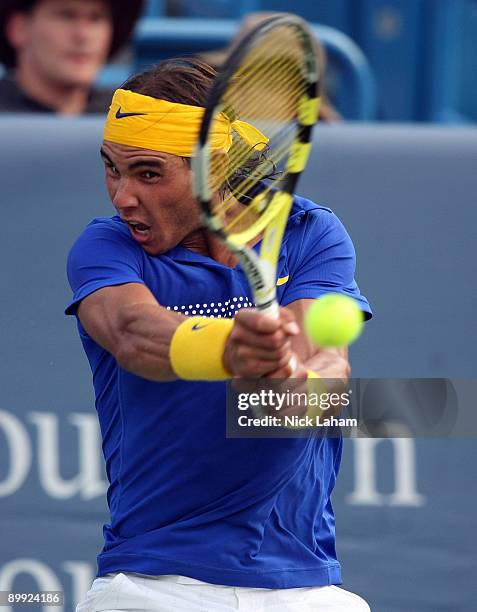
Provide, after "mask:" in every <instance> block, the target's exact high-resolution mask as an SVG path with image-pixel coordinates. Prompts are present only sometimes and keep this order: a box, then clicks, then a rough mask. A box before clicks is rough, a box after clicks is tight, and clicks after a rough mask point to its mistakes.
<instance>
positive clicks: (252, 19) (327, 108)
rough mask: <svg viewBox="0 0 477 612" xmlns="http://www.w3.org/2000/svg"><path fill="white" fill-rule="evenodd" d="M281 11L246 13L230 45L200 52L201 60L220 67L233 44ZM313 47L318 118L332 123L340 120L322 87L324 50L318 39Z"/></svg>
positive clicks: (324, 64) (324, 78)
mask: <svg viewBox="0 0 477 612" xmlns="http://www.w3.org/2000/svg"><path fill="white" fill-rule="evenodd" d="M280 14H281V13H277V12H271V11H270V12H260V13H250V14H249V15H247V16H246V17H245V18H244V19H243V20H242V23H241V25H240V29H239V31H238V32H237V34H236V36H235V37H234V40H233V41H232V43H231V46H230V47H228V48H226V49H220V50H219V51H207V52H204V53H202V54H201V57H202V59H203V60H205V61H206V62H207V63H208V64H210V65H211V66H213V67H214V68H215V69H216V70H218V69H219V68H220V66H221V65H222V64H223V62H224V61H225V59H226V58H227V55H228V54H229V51H230V50H231V49H232V46H235V45H236V44H238V43H239V41H241V40H242V39H243V38H245V36H247V34H248V33H249V32H251V30H253V28H255V27H256V26H258V25H259V24H260V23H262V22H263V21H266V20H267V19H269V18H270V17H273V16H275V15H276V16H278V15H280ZM315 48H316V55H317V58H318V65H319V67H320V73H321V106H320V115H319V120H320V121H324V122H326V123H332V122H334V121H341V116H340V114H339V113H338V112H337V111H336V110H335V108H333V106H332V104H331V102H330V101H329V100H328V97H327V95H326V88H325V87H324V82H326V51H325V48H324V47H323V45H322V44H321V43H320V41H319V40H318V39H317V38H315Z"/></svg>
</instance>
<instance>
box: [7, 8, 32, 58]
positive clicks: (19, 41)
mask: <svg viewBox="0 0 477 612" xmlns="http://www.w3.org/2000/svg"><path fill="white" fill-rule="evenodd" d="M28 23H29V15H28V14H27V13H20V12H19V13H13V15H11V16H10V17H9V18H8V20H7V23H6V25H5V36H6V38H7V40H8V42H9V43H10V45H11V46H12V47H13V48H14V49H15V51H17V52H19V51H21V50H22V49H23V48H24V47H25V45H26V44H27V41H28Z"/></svg>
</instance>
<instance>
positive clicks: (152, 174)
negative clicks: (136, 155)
mask: <svg viewBox="0 0 477 612" xmlns="http://www.w3.org/2000/svg"><path fill="white" fill-rule="evenodd" d="M141 176H142V178H144V179H146V180H147V181H150V180H152V179H155V178H157V177H159V176H161V175H160V174H158V173H157V172H153V171H152V170H145V171H144V172H141Z"/></svg>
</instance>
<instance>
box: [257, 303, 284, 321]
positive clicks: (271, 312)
mask: <svg viewBox="0 0 477 612" xmlns="http://www.w3.org/2000/svg"><path fill="white" fill-rule="evenodd" d="M257 309H258V310H260V312H261V313H263V314H265V315H267V316H269V317H272V319H278V317H279V316H280V307H279V305H278V303H277V302H275V301H273V302H272V303H271V304H269V305H268V306H265V308H263V307H260V306H259V305H258V304H257Z"/></svg>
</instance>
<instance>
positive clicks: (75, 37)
mask: <svg viewBox="0 0 477 612" xmlns="http://www.w3.org/2000/svg"><path fill="white" fill-rule="evenodd" d="M15 18H16V19H17V20H19V21H18V23H17V32H18V34H17V36H16V37H15V42H14V43H13V44H14V46H15V47H16V50H17V52H18V53H19V54H22V56H23V58H24V61H26V62H28V63H29V64H30V66H31V67H32V68H33V69H34V70H36V71H37V72H38V73H39V74H40V75H41V76H42V77H43V78H45V79H48V80H51V81H55V82H57V83H61V84H64V85H67V86H75V85H77V86H78V85H81V86H85V87H89V86H91V84H92V83H93V82H94V80H95V78H96V75H97V73H98V70H99V69H100V68H101V66H102V64H103V63H104V62H105V60H106V58H107V56H108V53H109V49H110V46H111V40H112V33H113V27H112V19H111V11H110V7H109V3H108V2H107V1H105V0H40V2H38V3H37V4H36V6H35V7H34V8H33V10H32V12H31V13H27V14H17V15H16V16H15Z"/></svg>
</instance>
